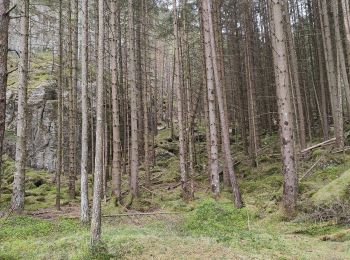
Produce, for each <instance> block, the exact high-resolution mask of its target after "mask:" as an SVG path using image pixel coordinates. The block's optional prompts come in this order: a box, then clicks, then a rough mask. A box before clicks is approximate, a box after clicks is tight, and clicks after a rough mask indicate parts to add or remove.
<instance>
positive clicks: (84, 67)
mask: <svg viewBox="0 0 350 260" xmlns="http://www.w3.org/2000/svg"><path fill="white" fill-rule="evenodd" d="M88 12H89V10H88V0H83V2H82V25H83V30H82V39H81V40H82V41H81V113H82V127H81V176H80V178H81V189H80V194H81V195H80V220H81V221H82V222H83V223H87V222H88V221H89V199H88V172H87V167H88V155H89V108H88V97H87V90H88V37H89V36H88V32H89V31H88V21H89V20H88V19H89V13H88Z"/></svg>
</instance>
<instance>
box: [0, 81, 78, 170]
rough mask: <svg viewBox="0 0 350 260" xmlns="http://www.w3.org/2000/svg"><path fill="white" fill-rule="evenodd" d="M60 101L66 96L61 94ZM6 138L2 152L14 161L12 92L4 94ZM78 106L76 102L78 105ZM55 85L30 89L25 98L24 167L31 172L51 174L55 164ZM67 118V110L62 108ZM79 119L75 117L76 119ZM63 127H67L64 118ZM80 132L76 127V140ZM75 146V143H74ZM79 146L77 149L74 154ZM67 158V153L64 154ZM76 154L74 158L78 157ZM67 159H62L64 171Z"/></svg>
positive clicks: (14, 104)
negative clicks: (26, 121)
mask: <svg viewBox="0 0 350 260" xmlns="http://www.w3.org/2000/svg"><path fill="white" fill-rule="evenodd" d="M63 95H64V99H65V96H66V95H67V93H64V94H63ZM6 96H7V107H6V136H5V140H4V150H5V153H7V154H8V155H9V156H10V157H12V158H13V159H14V158H15V152H16V124H17V122H16V120H17V93H16V92H15V91H13V90H11V91H8V92H7V93H6ZM78 102H79V101H78ZM57 105H58V102H57V84H56V82H54V81H48V82H44V83H42V84H40V85H39V86H38V87H36V88H34V89H32V90H31V91H30V93H29V95H28V114H27V116H28V117H27V118H28V123H27V166H29V167H32V168H35V169H45V170H48V171H51V172H54V171H55V168H56V161H57V154H56V152H57ZM64 113H65V114H66V115H67V113H68V109H67V108H66V107H65V108H64ZM77 117H78V118H79V115H77ZM63 125H68V119H67V116H65V117H64V123H63ZM79 133H80V128H79V126H77V138H80V137H79V136H80V134H79ZM63 140H64V143H63V147H64V150H67V149H68V143H67V140H68V131H67V130H66V128H63ZM77 144H79V142H77ZM79 152H80V146H79V145H78V147H77V153H78V154H79ZM65 154H67V153H65ZM78 154H77V156H79V155H78ZM67 165H68V158H67V157H65V158H64V166H65V167H67Z"/></svg>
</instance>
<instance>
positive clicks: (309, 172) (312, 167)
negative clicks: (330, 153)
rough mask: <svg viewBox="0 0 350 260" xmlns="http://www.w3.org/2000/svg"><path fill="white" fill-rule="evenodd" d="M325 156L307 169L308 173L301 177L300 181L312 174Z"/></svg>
mask: <svg viewBox="0 0 350 260" xmlns="http://www.w3.org/2000/svg"><path fill="white" fill-rule="evenodd" d="M323 158H324V156H322V157H320V158H319V159H318V160H317V161H316V162H315V163H314V164H313V165H312V166H311V167H310V168H309V169H308V170H307V171H306V173H305V174H304V175H303V176H302V177H301V178H300V179H299V181H301V180H303V179H304V178H306V177H308V176H309V175H310V174H311V171H312V170H313V169H314V168H315V167H316V166H317V164H318V163H319V162H320V161H321V160H322V159H323Z"/></svg>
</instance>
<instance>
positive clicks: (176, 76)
mask: <svg viewBox="0 0 350 260" xmlns="http://www.w3.org/2000/svg"><path fill="white" fill-rule="evenodd" d="M173 27H174V39H175V61H174V62H175V65H174V66H175V69H174V85H175V88H176V98H177V118H178V125H179V157H180V175H181V186H182V193H183V197H184V198H186V197H187V196H188V188H187V186H188V185H187V169H186V152H185V122H184V118H183V111H184V108H183V91H182V81H181V75H180V71H181V70H180V67H181V60H180V59H181V53H180V38H179V28H178V17H177V1H176V0H173Z"/></svg>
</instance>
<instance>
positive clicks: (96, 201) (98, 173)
mask: <svg viewBox="0 0 350 260" xmlns="http://www.w3.org/2000/svg"><path fill="white" fill-rule="evenodd" d="M103 3H104V1H103V0H99V1H98V16H99V18H98V19H99V26H98V27H99V29H98V64H97V66H98V67H97V91H96V92H97V93H96V96H97V102H96V152H95V172H94V195H93V204H92V219H91V246H96V245H97V244H98V243H99V242H100V240H101V195H102V173H103V132H104V122H103V94H104V86H103V83H104V80H103V74H104V73H103V65H104V34H105V33H104V5H103Z"/></svg>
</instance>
